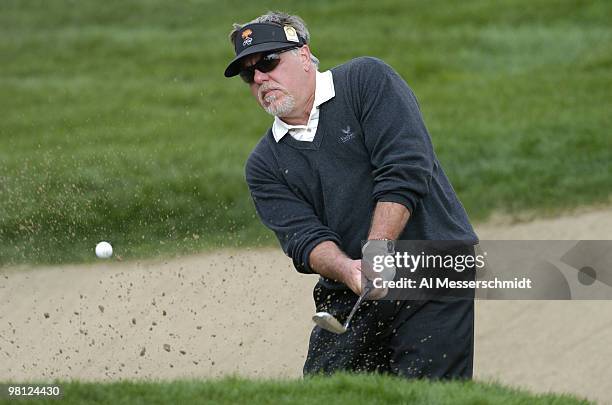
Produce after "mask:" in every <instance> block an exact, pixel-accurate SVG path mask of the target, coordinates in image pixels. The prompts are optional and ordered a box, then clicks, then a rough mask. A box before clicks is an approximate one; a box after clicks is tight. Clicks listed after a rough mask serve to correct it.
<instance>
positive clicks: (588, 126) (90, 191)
mask: <svg viewBox="0 0 612 405" xmlns="http://www.w3.org/2000/svg"><path fill="white" fill-rule="evenodd" d="M267 9H283V10H287V11H289V12H294V13H297V14H300V15H301V16H302V17H303V18H304V19H305V20H306V21H307V22H308V23H309V26H310V29H311V33H312V37H313V39H312V49H313V50H314V52H315V54H316V55H318V56H319V58H320V59H321V61H322V68H323V69H327V68H330V67H332V66H335V65H337V64H340V63H342V62H344V61H346V60H348V59H350V58H353V57H356V56H360V55H372V56H377V57H380V58H382V59H384V60H385V61H387V62H388V63H389V64H391V65H392V66H393V67H395V68H396V69H397V70H398V71H399V72H400V74H401V75H402V76H403V77H404V78H405V79H406V81H407V82H408V83H409V84H410V85H411V87H412V88H413V89H414V90H415V92H416V94H417V96H418V98H419V102H420V105H421V108H422V111H423V114H424V116H425V120H426V123H427V125H428V128H429V130H430V133H431V136H432V138H433V141H434V144H435V146H436V150H437V153H438V156H439V159H440V161H441V162H442V164H443V166H444V168H445V170H446V172H447V174H448V176H449V177H450V179H451V181H452V183H453V185H454V187H455V189H456V191H457V193H458V194H459V197H460V198H461V200H462V201H463V203H464V205H465V206H466V208H467V211H468V213H469V215H470V217H471V218H472V219H473V220H485V219H486V218H487V217H488V216H490V215H491V214H492V213H498V212H501V213H504V214H507V215H509V216H518V215H520V214H521V213H522V212H525V211H528V212H536V213H538V214H539V215H550V214H554V213H558V212H560V211H563V210H569V209H572V208H574V207H578V206H582V205H592V204H608V203H609V202H610V196H611V195H612V193H611V191H612V164H611V162H612V142H611V141H610V139H611V136H610V135H611V134H610V128H612V114H610V111H612V91H611V89H612V56H611V55H612V27H611V26H610V24H609V16H610V15H612V3H610V2H606V1H599V2H598V1H589V2H581V1H569V0H565V1H544V0H533V1H532V0H520V1H519V0H515V1H507V2H503V3H501V4H500V3H498V2H490V1H488V0H481V1H470V2H457V1H452V0H448V1H430V2H421V1H410V2H408V1H399V0H398V1H389V0H380V1H376V2H351V1H334V2H328V1H312V2H308V3H305V2H298V1H269V2H265V3H257V2H250V3H244V2H238V1H229V2H223V3H220V2H211V1H190V2H178V3H176V2H175V3H169V2H165V1H161V0H149V1H144V0H141V1H130V2H122V1H107V2H104V4H103V5H102V4H101V3H99V2H95V1H91V0H85V1H79V2H73V1H65V0H64V1H62V0H58V1H53V2H41V1H33V0H5V1H2V2H1V4H0V60H1V61H2V63H0V111H2V118H1V119H0V265H8V264H14V263H23V262H31V263H60V262H74V261H87V260H93V254H92V249H93V246H94V245H95V243H96V242H97V241H99V240H109V241H110V242H111V243H113V245H114V247H115V249H116V252H117V254H118V255H120V256H122V257H123V258H135V257H143V256H151V255H157V254H177V253H186V252H195V251H199V250H202V249H205V248H209V247H220V246H226V247H231V248H235V247H240V246H244V245H259V244H271V243H275V242H274V240H273V237H272V236H271V234H270V233H269V232H268V231H266V230H265V229H264V228H263V227H262V226H261V225H260V224H259V221H258V219H257V218H256V216H255V212H254V209H253V207H252V204H251V202H250V199H249V195H248V191H247V188H246V185H245V183H244V179H243V165H244V161H245V159H246V157H247V156H248V153H249V151H250V150H251V148H252V147H253V146H254V144H255V143H256V142H257V140H258V138H259V137H260V136H261V135H262V134H263V132H264V131H265V130H266V128H267V127H268V126H269V124H270V121H271V118H270V117H269V116H267V115H266V114H265V113H264V112H262V111H260V109H259V107H258V106H257V105H256V103H255V101H254V100H252V98H251V96H250V94H249V93H248V90H247V89H246V88H245V86H244V85H243V83H242V82H241V81H240V80H239V79H235V80H226V79H224V78H223V75H222V72H223V69H224V67H225V64H226V63H227V61H228V60H229V59H230V58H231V53H232V52H231V48H230V45H229V43H228V42H227V39H226V36H227V32H228V29H229V27H230V25H231V23H232V22H234V21H246V20H249V19H250V18H252V17H254V16H256V15H258V14H260V13H262V12H264V11H266V10H267Z"/></svg>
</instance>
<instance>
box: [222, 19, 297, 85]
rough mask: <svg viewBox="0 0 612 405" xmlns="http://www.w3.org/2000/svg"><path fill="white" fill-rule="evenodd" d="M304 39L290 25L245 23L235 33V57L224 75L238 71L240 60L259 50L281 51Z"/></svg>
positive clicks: (232, 74)
mask: <svg viewBox="0 0 612 405" xmlns="http://www.w3.org/2000/svg"><path fill="white" fill-rule="evenodd" d="M305 43H306V40H305V39H304V38H302V37H301V36H300V35H298V33H297V31H296V30H295V28H293V27H292V26H290V25H280V24H274V23H253V24H247V25H245V26H244V27H242V28H241V29H240V31H238V32H237V33H236V38H235V39H234V48H235V51H236V57H235V58H234V60H232V61H231V62H230V64H229V65H228V66H227V68H226V69H225V77H232V76H236V75H237V74H238V73H240V60H241V59H242V58H244V57H245V56H249V55H253V54H254V53H259V52H268V51H282V50H283V49H288V48H294V47H299V46H302V45H304V44H305Z"/></svg>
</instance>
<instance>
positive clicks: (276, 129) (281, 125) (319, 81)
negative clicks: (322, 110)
mask: <svg viewBox="0 0 612 405" xmlns="http://www.w3.org/2000/svg"><path fill="white" fill-rule="evenodd" d="M335 96H336V90H335V89H334V78H333V76H332V72H331V71H330V70H326V71H325V72H323V73H321V72H319V71H317V73H316V78H315V98H314V103H313V104H312V111H310V117H312V115H313V112H314V111H315V110H316V109H317V108H319V106H320V105H321V104H323V103H324V102H326V101H329V100H331V99H332V98H334V97H335ZM308 121H310V118H308ZM307 126H308V124H306V125H289V124H287V123H286V122H284V121H283V120H281V119H280V118H278V117H274V123H273V124H272V135H274V140H275V141H276V142H279V141H280V140H281V139H282V138H283V136H285V135H286V134H287V132H289V130H291V129H293V128H306V127H307Z"/></svg>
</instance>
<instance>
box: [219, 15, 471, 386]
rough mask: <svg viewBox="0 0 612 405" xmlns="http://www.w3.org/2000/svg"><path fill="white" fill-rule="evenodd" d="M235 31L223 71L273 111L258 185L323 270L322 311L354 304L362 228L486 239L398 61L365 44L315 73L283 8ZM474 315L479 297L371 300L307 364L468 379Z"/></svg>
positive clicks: (257, 164) (271, 212)
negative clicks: (362, 51)
mask: <svg viewBox="0 0 612 405" xmlns="http://www.w3.org/2000/svg"><path fill="white" fill-rule="evenodd" d="M230 40H231V42H232V44H233V45H234V49H235V53H236V57H235V58H234V59H233V60H232V61H231V63H230V64H229V66H228V67H227V69H226V71H225V76H226V77H232V76H236V75H240V76H241V78H242V79H243V80H244V81H245V82H247V83H248V86H249V88H250V90H251V93H252V94H253V96H254V97H255V98H256V100H257V102H258V103H259V104H260V105H261V107H262V108H263V109H264V110H266V111H267V112H268V113H270V114H271V115H273V116H274V122H273V124H272V127H271V128H270V129H269V130H268V131H267V133H266V134H265V135H264V136H263V137H262V139H261V140H260V142H259V143H258V144H257V146H256V147H255V148H254V150H253V151H252V153H251V155H250V156H249V158H248V161H247V164H246V180H247V183H248V186H249V189H250V192H251V196H252V198H253V202H254V204H255V207H256V210H257V213H258V215H259V217H260V218H261V220H262V222H263V223H264V224H265V225H266V226H267V227H269V228H270V229H272V230H273V231H274V232H275V234H276V236H277V238H278V240H279V242H280V244H281V246H282V248H283V250H284V252H285V253H286V254H287V255H288V256H289V257H291V258H292V259H293V263H294V266H295V268H296V269H297V271H299V272H301V273H316V274H319V275H320V279H319V282H318V284H317V285H316V286H315V289H314V299H315V304H316V307H317V311H327V312H330V313H332V314H334V315H336V316H337V317H338V318H339V319H344V318H345V317H346V316H347V314H348V312H349V311H350V309H351V307H352V306H353V304H354V303H355V301H356V299H357V296H358V295H359V294H360V293H361V292H362V283H361V277H362V273H361V260H360V259H361V255H362V252H361V242H362V241H363V240H366V239H369V240H397V239H407V240H408V239H413V240H476V235H475V234H474V231H473V229H472V227H471V225H470V223H469V221H468V218H467V215H466V213H465V211H464V209H463V207H462V205H461V203H460V202H459V200H458V199H457V197H456V195H455V193H454V191H453V189H452V187H451V185H450V184H449V181H448V179H447V177H446V175H445V174H444V172H443V170H442V168H441V166H440V163H439V162H438V160H437V158H436V156H435V154H434V151H433V147H432V144H431V141H430V138H429V135H428V133H427V130H426V128H425V125H424V123H423V120H422V117H421V114H420V111H419V107H418V104H417V100H416V98H415V96H414V95H413V93H412V91H411V90H410V89H409V88H408V86H407V85H406V83H405V82H404V81H403V80H402V79H401V78H400V77H399V75H398V74H397V73H396V72H395V71H394V70H393V69H392V68H390V67H389V66H388V65H386V64H385V63H383V62H382V61H380V60H378V59H375V58H367V57H362V58H357V59H354V60H351V61H349V62H347V63H345V64H343V65H340V66H338V67H335V68H333V69H331V70H329V71H325V72H322V73H320V72H318V71H317V66H318V60H317V59H316V58H315V57H314V56H313V55H312V53H311V51H310V47H309V42H310V35H309V33H308V30H307V28H306V25H305V24H304V22H303V21H302V20H301V19H300V18H299V17H297V16H291V15H288V14H285V13H278V12H270V13H268V14H265V15H262V16H260V17H258V18H257V19H255V20H253V21H252V22H251V23H248V24H246V25H238V24H235V25H234V30H233V31H232V32H231V34H230ZM381 295H382V294H380V293H374V294H373V295H371V296H370V298H376V297H380V296H381ZM473 322H474V309H473V301H471V300H459V301H444V300H428V301H389V300H386V301H383V300H370V301H367V302H365V303H364V304H363V305H362V307H360V308H359V311H358V312H357V315H356V316H355V317H354V318H353V321H352V324H351V330H350V331H349V332H348V333H345V334H342V335H335V334H332V333H330V332H328V331H325V330H323V329H321V328H319V327H315V328H314V329H313V331H312V334H311V338H310V347H309V351H308V357H307V360H306V363H305V365H304V373H305V374H306V375H308V374H314V373H332V372H334V371H339V370H348V371H367V372H385V373H393V374H397V375H403V376H407V377H429V378H471V376H472V359H473Z"/></svg>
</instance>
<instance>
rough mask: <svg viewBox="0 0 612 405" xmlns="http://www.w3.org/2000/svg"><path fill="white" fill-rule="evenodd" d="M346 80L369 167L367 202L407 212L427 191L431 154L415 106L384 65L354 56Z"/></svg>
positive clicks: (405, 87) (405, 88)
mask: <svg viewBox="0 0 612 405" xmlns="http://www.w3.org/2000/svg"><path fill="white" fill-rule="evenodd" d="M356 67H357V70H356V74H353V75H351V76H352V81H353V83H351V84H352V86H351V87H352V88H353V89H359V91H358V93H356V94H354V95H353V98H355V97H357V99H356V100H355V106H356V107H357V111H359V114H360V117H359V118H360V121H361V124H362V130H363V133H364V139H365V145H366V148H367V149H368V152H369V154H370V160H371V164H372V166H373V176H374V188H373V191H372V198H373V200H374V201H375V202H377V201H390V202H396V203H400V204H402V205H404V206H405V207H406V208H408V210H409V211H410V212H411V213H412V212H413V210H414V208H415V207H416V205H417V204H418V203H419V201H420V200H421V199H422V198H423V197H424V196H425V195H426V194H427V193H428V191H429V184H430V180H431V176H432V171H433V167H434V163H435V156H434V152H433V146H432V144H431V139H430V137H429V134H428V132H427V129H426V128H425V124H424V122H423V118H422V116H421V113H420V111H419V106H418V103H417V100H416V97H415V96H414V94H413V92H412V90H411V89H410V88H409V87H408V85H407V84H406V82H405V81H404V80H403V79H402V78H401V77H400V76H399V75H398V74H397V73H396V72H395V71H394V70H393V69H392V68H391V67H390V66H388V65H387V64H385V63H384V62H382V61H380V60H378V59H375V58H360V59H358V60H357V63H356Z"/></svg>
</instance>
